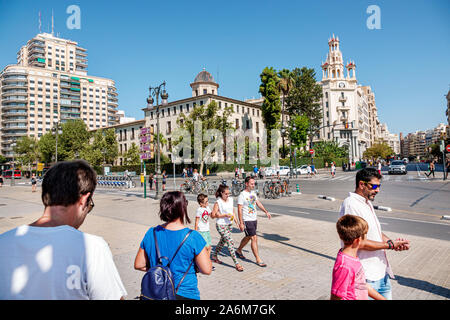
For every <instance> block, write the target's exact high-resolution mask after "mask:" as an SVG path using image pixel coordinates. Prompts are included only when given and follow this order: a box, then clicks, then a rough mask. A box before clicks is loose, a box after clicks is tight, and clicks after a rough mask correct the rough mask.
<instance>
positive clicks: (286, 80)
mask: <svg viewBox="0 0 450 320" xmlns="http://www.w3.org/2000/svg"><path fill="white" fill-rule="evenodd" d="M278 77H279V79H280V81H279V82H278V90H280V92H281V93H282V94H283V98H282V100H281V128H282V129H283V128H284V120H285V119H284V118H285V108H284V106H285V100H286V97H287V96H288V95H289V91H291V89H292V87H293V86H294V79H293V77H292V74H291V72H290V71H289V70H288V69H283V70H281V71H279V72H278ZM286 132H287V131H286ZM284 136H285V135H284V134H283V135H282V136H281V137H282V142H283V158H286V152H285V147H284Z"/></svg>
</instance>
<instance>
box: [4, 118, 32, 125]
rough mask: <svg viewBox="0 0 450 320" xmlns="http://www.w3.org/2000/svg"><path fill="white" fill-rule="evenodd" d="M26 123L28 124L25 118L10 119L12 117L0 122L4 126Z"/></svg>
mask: <svg viewBox="0 0 450 320" xmlns="http://www.w3.org/2000/svg"><path fill="white" fill-rule="evenodd" d="M19 122H20V123H27V122H28V119H27V118H26V117H25V118H12V117H10V118H8V119H5V120H3V121H2V123H3V124H6V123H19Z"/></svg>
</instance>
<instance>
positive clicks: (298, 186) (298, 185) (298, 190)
mask: <svg viewBox="0 0 450 320" xmlns="http://www.w3.org/2000/svg"><path fill="white" fill-rule="evenodd" d="M297 192H300V184H298V183H297Z"/></svg>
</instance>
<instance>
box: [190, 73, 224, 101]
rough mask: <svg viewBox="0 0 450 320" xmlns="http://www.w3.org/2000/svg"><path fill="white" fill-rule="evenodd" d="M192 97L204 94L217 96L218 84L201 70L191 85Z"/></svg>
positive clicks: (209, 74)
mask: <svg viewBox="0 0 450 320" xmlns="http://www.w3.org/2000/svg"><path fill="white" fill-rule="evenodd" d="M191 88H192V96H193V97H196V96H200V95H204V94H215V95H217V94H218V89H219V84H218V83H216V82H215V81H214V78H213V76H212V75H211V73H209V72H208V71H206V70H205V69H203V71H200V72H199V73H198V74H197V76H196V77H195V79H194V82H192V83H191Z"/></svg>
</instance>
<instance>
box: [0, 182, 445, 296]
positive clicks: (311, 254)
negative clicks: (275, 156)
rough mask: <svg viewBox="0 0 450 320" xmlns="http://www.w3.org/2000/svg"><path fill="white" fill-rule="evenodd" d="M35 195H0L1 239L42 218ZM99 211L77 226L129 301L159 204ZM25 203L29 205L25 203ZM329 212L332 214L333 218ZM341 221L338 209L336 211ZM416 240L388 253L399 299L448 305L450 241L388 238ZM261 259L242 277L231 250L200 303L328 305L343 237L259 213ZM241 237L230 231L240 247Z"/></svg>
mask: <svg viewBox="0 0 450 320" xmlns="http://www.w3.org/2000/svg"><path fill="white" fill-rule="evenodd" d="M40 195H41V194H40V188H38V192H36V193H33V194H32V193H31V190H30V189H29V188H24V187H12V188H11V187H9V188H2V189H0V233H3V232H5V231H7V230H10V229H12V228H14V227H16V226H19V225H22V224H28V223H30V222H32V221H34V220H35V219H36V218H38V217H39V216H40V215H41V213H42V211H43V207H42V203H41V199H40ZM94 198H95V209H94V210H93V212H92V213H90V214H89V215H88V217H87V219H86V221H85V223H84V224H83V226H82V227H81V228H80V230H81V231H84V232H87V233H92V234H96V235H99V236H102V237H103V238H104V239H105V240H106V241H107V242H108V244H109V246H110V248H111V251H112V253H113V255H114V260H115V262H116V265H117V267H118V270H119V273H120V275H121V278H122V281H123V282H124V285H125V287H126V289H127V291H128V296H127V299H134V298H135V297H137V296H138V295H139V290H140V281H141V279H142V276H143V275H144V274H143V272H140V271H135V270H134V269H133V263H134V258H135V255H136V253H137V251H138V248H139V243H140V241H141V240H142V238H143V237H144V234H145V233H146V231H147V230H148V228H149V227H151V226H155V225H157V224H160V220H159V217H158V211H159V203H158V202H157V201H155V200H153V199H149V198H147V199H143V198H142V197H137V196H133V195H127V196H125V195H117V194H107V193H96V194H95V195H94ZM23 199H26V200H23ZM305 201H309V202H310V206H309V207H310V208H314V207H320V208H323V209H327V210H334V209H336V205H337V204H336V203H331V202H328V201H320V200H316V201H314V199H312V198H311V199H309V200H308V199H307V198H305V199H303V200H301V201H299V203H302V204H303V203H304V202H305ZM196 208H197V204H196V203H195V202H194V201H190V202H189V207H188V209H189V215H190V217H191V220H192V223H191V225H190V227H193V223H194V220H195V219H194V213H195V209H196ZM330 214H333V213H332V212H330ZM336 219H337V210H336ZM385 233H386V234H387V235H388V236H392V237H405V238H408V239H409V240H410V241H411V249H410V250H409V251H405V252H395V251H388V252H387V255H388V258H389V261H390V264H391V266H392V269H393V271H394V274H395V276H396V280H393V281H392V285H393V297H394V299H408V300H418V299H424V300H429V299H433V300H434V299H441V300H444V299H449V298H450V243H449V242H448V241H443V240H436V239H428V238H422V237H417V236H410V235H406V234H390V233H389V232H385ZM258 235H259V236H260V237H259V251H260V256H261V257H262V259H263V260H264V262H266V263H267V265H268V266H267V268H261V267H259V266H257V265H256V264H255V263H254V257H253V254H252V252H251V249H250V246H249V245H248V246H247V247H246V248H245V250H244V252H243V253H244V255H245V256H246V257H247V260H243V261H242V265H243V267H244V268H245V271H244V272H237V271H236V270H235V269H234V266H233V263H232V259H231V257H229V255H228V251H227V249H224V250H223V254H224V255H222V256H219V257H220V259H221V260H222V261H223V262H224V263H223V264H222V265H217V264H214V266H215V267H216V270H215V271H213V272H212V274H211V275H209V276H205V275H199V276H198V278H199V289H200V293H201V298H202V299H211V300H238V299H245V300H253V299H258V300H260V299H262V300H266V299H274V300H279V299H288V300H293V299H299V300H303V299H308V300H317V299H328V298H329V292H330V286H331V272H332V268H333V264H334V259H335V256H336V254H337V251H338V249H339V238H338V236H337V233H336V228H335V224H334V223H329V222H323V221H315V220H312V219H307V218H302V217H294V216H288V215H283V213H282V212H278V213H275V214H273V216H272V219H271V220H268V219H267V218H266V217H265V216H264V215H263V214H260V215H259V223H258ZM211 236H212V243H213V248H214V246H215V245H216V244H217V242H218V240H219V237H218V233H217V231H216V230H215V225H214V221H212V223H211ZM242 237H243V233H241V232H240V231H239V230H238V229H236V228H234V230H233V239H234V241H235V245H236V246H237V245H238V244H239V242H240V240H241V238H242Z"/></svg>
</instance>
